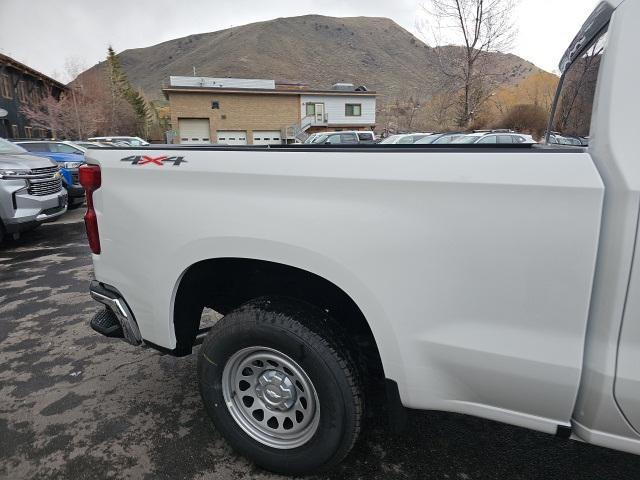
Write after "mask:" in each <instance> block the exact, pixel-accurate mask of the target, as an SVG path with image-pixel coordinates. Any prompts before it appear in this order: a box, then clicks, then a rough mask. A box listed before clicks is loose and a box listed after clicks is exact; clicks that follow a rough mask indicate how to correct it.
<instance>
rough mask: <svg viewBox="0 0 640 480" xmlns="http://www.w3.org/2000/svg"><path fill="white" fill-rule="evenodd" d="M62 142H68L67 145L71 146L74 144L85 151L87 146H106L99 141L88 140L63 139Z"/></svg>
mask: <svg viewBox="0 0 640 480" xmlns="http://www.w3.org/2000/svg"><path fill="white" fill-rule="evenodd" d="M64 143H66V144H68V145H72V146H76V147H80V148H81V149H83V150H84V152H85V153H86V152H87V150H88V149H89V148H94V147H98V148H100V147H106V146H107V145H105V144H103V143H100V142H89V141H86V140H73V141H68V140H67V141H65V142H64Z"/></svg>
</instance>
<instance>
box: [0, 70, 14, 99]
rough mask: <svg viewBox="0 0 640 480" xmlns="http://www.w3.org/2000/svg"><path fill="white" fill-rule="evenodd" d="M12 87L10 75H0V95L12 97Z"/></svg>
mask: <svg viewBox="0 0 640 480" xmlns="http://www.w3.org/2000/svg"><path fill="white" fill-rule="evenodd" d="M12 90H13V89H12V88H11V79H10V78H9V75H4V74H3V75H0V95H2V96H3V97H4V98H8V99H12V98H13V92H12Z"/></svg>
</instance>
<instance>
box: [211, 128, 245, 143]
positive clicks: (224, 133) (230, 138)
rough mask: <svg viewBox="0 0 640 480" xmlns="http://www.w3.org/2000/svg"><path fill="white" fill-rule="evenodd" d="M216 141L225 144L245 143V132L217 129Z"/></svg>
mask: <svg viewBox="0 0 640 480" xmlns="http://www.w3.org/2000/svg"><path fill="white" fill-rule="evenodd" d="M218 143H223V144H225V145H246V144H247V132H246V131H243V130H237V131H235V130H218Z"/></svg>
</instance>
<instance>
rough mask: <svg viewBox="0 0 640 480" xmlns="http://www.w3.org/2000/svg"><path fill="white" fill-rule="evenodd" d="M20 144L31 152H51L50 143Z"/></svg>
mask: <svg viewBox="0 0 640 480" xmlns="http://www.w3.org/2000/svg"><path fill="white" fill-rule="evenodd" d="M20 146H21V147H22V148H24V149H25V150H28V151H29V152H50V151H51V150H49V144H48V143H21V144H20Z"/></svg>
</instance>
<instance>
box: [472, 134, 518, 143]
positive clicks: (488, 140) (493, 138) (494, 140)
mask: <svg viewBox="0 0 640 480" xmlns="http://www.w3.org/2000/svg"><path fill="white" fill-rule="evenodd" d="M478 143H498V137H497V136H495V135H487V136H486V137H484V138H481V139H480V140H479V141H478ZM509 143H511V142H509Z"/></svg>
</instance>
